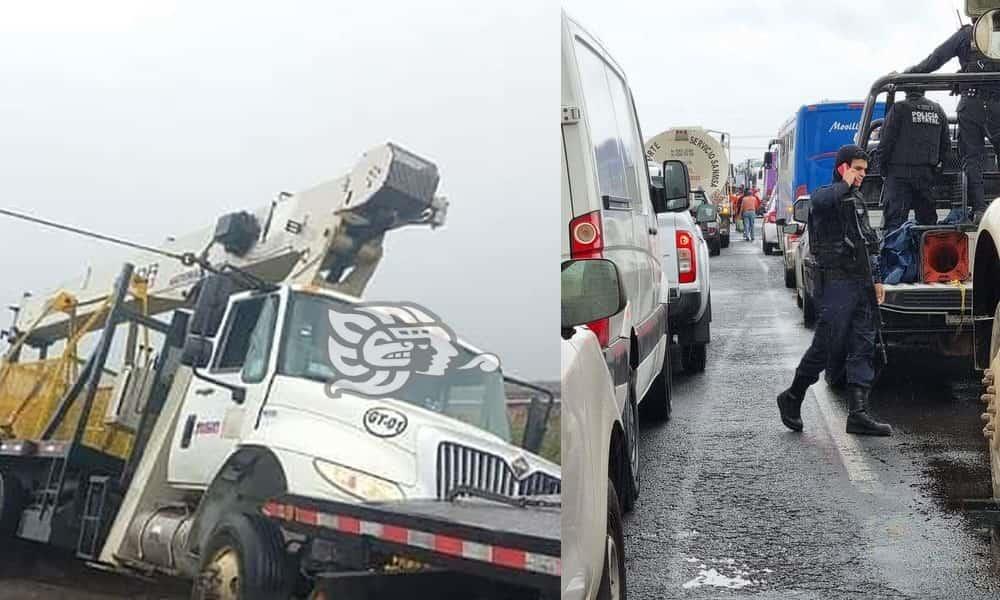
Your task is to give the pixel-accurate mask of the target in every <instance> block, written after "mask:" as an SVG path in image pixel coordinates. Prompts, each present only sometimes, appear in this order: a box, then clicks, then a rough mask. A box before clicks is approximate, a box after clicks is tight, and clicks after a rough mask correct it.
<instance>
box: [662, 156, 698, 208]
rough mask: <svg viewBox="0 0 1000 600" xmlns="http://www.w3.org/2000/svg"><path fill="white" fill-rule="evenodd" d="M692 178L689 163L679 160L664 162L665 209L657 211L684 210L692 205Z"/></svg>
mask: <svg viewBox="0 0 1000 600" xmlns="http://www.w3.org/2000/svg"><path fill="white" fill-rule="evenodd" d="M690 193H691V178H690V176H689V175H688V169H687V165H685V164H684V163H683V162H682V161H679V160H668V161H664V162H663V196H664V203H663V207H662V208H663V210H658V211H657V213H665V212H682V211H685V210H687V209H688V207H689V206H690V205H691V197H690Z"/></svg>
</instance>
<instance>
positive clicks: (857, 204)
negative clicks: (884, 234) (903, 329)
mask: <svg viewBox="0 0 1000 600" xmlns="http://www.w3.org/2000/svg"><path fill="white" fill-rule="evenodd" d="M851 200H852V201H853V202H854V208H853V209H852V210H851V212H852V213H854V224H855V225H857V227H858V234H859V235H860V236H861V239H862V240H863V243H862V244H861V249H862V250H863V251H864V253H865V270H866V271H867V273H868V279H869V280H870V281H871V282H872V286H871V301H872V309H873V310H874V311H875V318H874V321H875V335H877V336H878V344H879V348H880V349H881V350H882V364H883V365H888V364H889V355H888V353H887V352H886V350H885V338H883V337H882V328H883V327H885V323H883V322H882V311H881V310H880V309H879V304H878V295H876V294H875V274H874V273H872V260H871V254H870V253H869V250H868V240H867V237H868V236H866V235H865V228H864V227H862V225H861V217H860V216H859V214H860V213H862V212H863V213H864V214H865V215H867V214H868V210H867V209H866V208H865V204H864V202H865V201H864V198H862V197H861V193H860V192H859V191H858V190H855V189H852V190H851ZM868 229H871V227H868ZM844 241H845V242H846V243H847V244H848V245H849V246H852V247H853V246H854V244H853V243H852V242H851V240H850V239H845V240H844ZM855 251H857V249H856V248H855Z"/></svg>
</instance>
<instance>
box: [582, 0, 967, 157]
mask: <svg viewBox="0 0 1000 600" xmlns="http://www.w3.org/2000/svg"><path fill="white" fill-rule="evenodd" d="M563 4H564V6H565V8H566V11H567V13H569V14H570V15H572V16H573V17H574V18H575V19H576V20H577V21H579V22H580V24H581V25H583V26H584V27H585V28H587V29H588V30H589V31H590V32H591V33H592V34H594V35H595V36H597V37H598V38H599V39H601V40H602V41H603V42H604V44H605V45H606V46H607V49H608V51H609V52H610V53H611V54H612V55H613V56H614V57H615V58H616V59H617V61H618V62H619V64H621V66H622V68H623V69H624V70H625V72H626V75H627V76H628V78H629V84H630V85H631V87H632V92H633V94H634V96H635V100H636V106H637V110H638V112H639V120H640V122H641V124H642V129H643V134H644V135H645V136H646V137H647V138H649V137H652V136H653V135H655V134H656V133H658V132H660V131H663V130H665V129H668V128H670V127H673V126H679V125H702V126H704V127H706V128H710V129H717V130H721V131H729V132H730V133H731V134H732V135H733V136H734V140H733V158H734V160H735V161H739V160H742V159H745V158H748V157H753V158H760V157H761V156H762V155H763V153H764V151H765V149H766V148H764V146H765V145H766V144H767V142H768V139H769V138H770V137H774V136H775V134H777V132H778V128H779V127H780V126H781V124H782V123H784V122H785V121H786V120H787V119H788V118H789V117H790V116H792V114H793V113H794V112H795V111H796V110H797V109H798V108H799V107H800V106H802V105H803V104H810V103H813V102H818V101H820V100H823V99H831V100H855V99H857V100H863V99H864V96H866V95H867V92H868V90H869V88H870V87H871V84H872V83H873V82H874V81H875V79H877V78H878V77H880V76H881V75H884V74H886V73H888V72H890V71H893V70H897V71H901V70H903V69H905V68H907V67H909V66H911V65H913V64H915V63H917V62H919V61H920V60H922V59H923V58H924V57H925V56H926V55H928V54H930V52H931V51H932V50H933V49H934V48H936V47H937V46H938V45H939V44H941V43H942V42H943V41H944V40H945V39H947V37H948V36H949V35H951V34H952V33H954V32H955V31H956V30H957V29H958V18H957V17H956V15H955V8H961V7H962V6H964V4H963V3H962V2H961V0H870V1H868V2H853V3H852V2H831V1H829V0H767V1H761V0H720V1H717V2H703V1H694V0H690V1H688V0H670V1H668V2H648V1H642V0H621V1H618V2H606V1H604V0H564V3H563ZM962 16H963V19H965V16H964V12H963V15H962ZM966 21H967V19H966ZM942 70H950V71H956V70H958V61H952V62H951V63H949V64H948V65H946V66H945V67H944V68H943V69H942ZM935 99H937V100H939V101H941V100H942V99H941V98H939V97H936V98H935ZM949 100H950V99H949ZM942 104H943V105H945V106H946V108H947V107H948V106H951V107H952V110H953V107H954V106H955V104H956V102H954V100H950V102H949V101H948V100H945V101H943V102H942ZM740 136H768V137H754V138H750V137H740Z"/></svg>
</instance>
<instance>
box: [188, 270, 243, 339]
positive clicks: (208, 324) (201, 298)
mask: <svg viewBox="0 0 1000 600" xmlns="http://www.w3.org/2000/svg"><path fill="white" fill-rule="evenodd" d="M239 291H242V289H241V288H240V286H239V285H238V284H237V283H236V282H235V281H233V279H232V278H231V277H226V276H225V275H209V276H208V277H206V278H205V279H203V280H202V282H201V284H200V285H199V286H198V297H197V298H196V299H195V303H194V315H192V317H191V333H193V334H196V335H202V336H205V337H214V336H215V334H216V333H217V332H218V331H219V327H220V326H221V325H222V317H223V315H225V314H226V304H228V302H229V296H231V295H233V294H235V293H236V292H239Z"/></svg>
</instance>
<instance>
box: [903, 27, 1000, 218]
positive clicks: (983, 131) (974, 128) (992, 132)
mask: <svg viewBox="0 0 1000 600" xmlns="http://www.w3.org/2000/svg"><path fill="white" fill-rule="evenodd" d="M955 57H957V58H958V63H959V65H960V66H961V69H959V71H960V72H962V73H986V72H993V71H1000V63H998V62H996V61H993V60H990V59H989V58H987V57H986V56H985V55H984V54H983V53H982V52H980V51H979V50H978V49H977V48H975V47H973V45H972V25H965V26H963V27H962V28H961V29H959V30H958V31H957V32H956V33H955V34H953V35H952V36H951V37H950V38H948V39H947V40H946V41H945V43H943V44H941V45H940V46H939V47H938V48H937V49H936V50H934V52H932V53H931V54H930V56H928V57H927V58H925V59H924V60H923V61H922V62H920V63H919V64H916V65H914V66H912V67H910V68H909V69H907V70H906V71H905V72H906V73H933V72H934V71H937V70H938V69H940V68H941V67H942V66H943V65H944V64H945V63H946V62H948V61H949V60H951V59H952V58H955ZM959 91H960V92H961V93H962V99H961V100H959V102H958V152H959V155H961V157H962V169H963V170H964V171H965V177H966V180H967V183H968V197H969V204H970V205H971V207H972V210H973V213H974V215H975V216H974V219H973V220H974V221H975V222H977V223H978V222H979V219H981V218H982V215H983V212H984V211H985V210H986V202H985V199H984V193H983V160H984V159H985V157H986V144H985V143H984V138H985V136H989V138H990V140H995V142H994V146H996V147H1000V146H998V145H997V143H996V142H1000V88H992V87H989V88H982V87H980V88H970V87H966V88H965V89H960V90H959Z"/></svg>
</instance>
